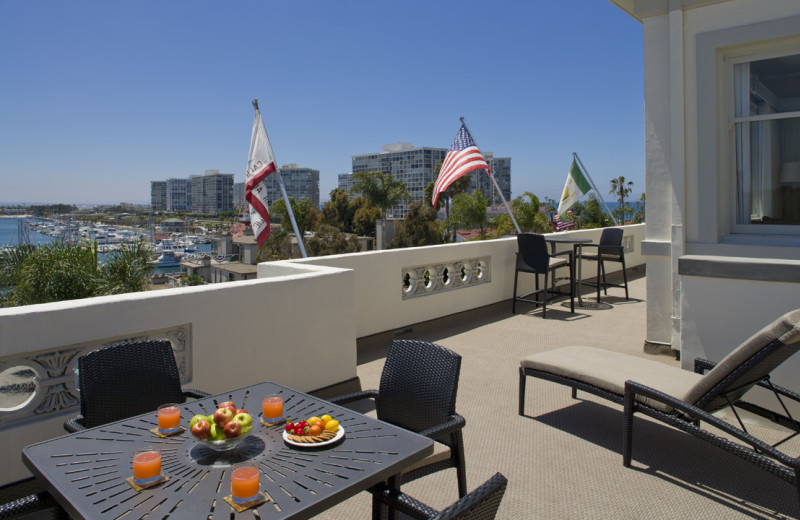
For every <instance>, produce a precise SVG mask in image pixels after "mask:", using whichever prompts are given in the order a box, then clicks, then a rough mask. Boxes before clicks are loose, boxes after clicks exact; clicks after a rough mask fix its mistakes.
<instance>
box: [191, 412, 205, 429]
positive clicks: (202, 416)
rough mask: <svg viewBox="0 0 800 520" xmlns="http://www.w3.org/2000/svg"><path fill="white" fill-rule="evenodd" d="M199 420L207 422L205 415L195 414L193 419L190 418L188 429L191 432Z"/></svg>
mask: <svg viewBox="0 0 800 520" xmlns="http://www.w3.org/2000/svg"><path fill="white" fill-rule="evenodd" d="M200 419H203V420H204V421H207V420H208V418H207V417H206V416H205V415H200V414H197V415H195V416H194V417H192V420H191V421H189V429H190V430H191V429H192V428H194V425H195V423H196V422H197V421H199V420H200Z"/></svg>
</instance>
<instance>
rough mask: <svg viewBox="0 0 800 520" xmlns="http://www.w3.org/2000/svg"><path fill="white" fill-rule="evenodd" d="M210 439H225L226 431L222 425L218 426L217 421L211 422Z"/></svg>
mask: <svg viewBox="0 0 800 520" xmlns="http://www.w3.org/2000/svg"><path fill="white" fill-rule="evenodd" d="M209 440H212V441H224V440H225V432H224V430H223V427H222V426H217V424H215V423H211V433H210V434H209Z"/></svg>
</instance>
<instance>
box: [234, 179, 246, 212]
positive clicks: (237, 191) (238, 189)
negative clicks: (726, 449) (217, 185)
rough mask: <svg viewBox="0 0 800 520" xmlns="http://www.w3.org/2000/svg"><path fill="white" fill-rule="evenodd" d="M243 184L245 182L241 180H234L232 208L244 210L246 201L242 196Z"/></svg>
mask: <svg viewBox="0 0 800 520" xmlns="http://www.w3.org/2000/svg"><path fill="white" fill-rule="evenodd" d="M244 186H245V183H243V182H234V183H233V208H234V210H237V211H239V210H244V209H245V208H246V207H247V201H246V200H245V198H244Z"/></svg>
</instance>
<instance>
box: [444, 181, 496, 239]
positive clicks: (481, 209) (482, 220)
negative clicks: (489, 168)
mask: <svg viewBox="0 0 800 520" xmlns="http://www.w3.org/2000/svg"><path fill="white" fill-rule="evenodd" d="M488 205H489V203H488V201H487V200H486V197H484V196H483V193H482V192H481V190H475V191H473V192H472V195H468V194H466V193H460V194H458V195H456V196H455V198H453V211H452V213H451V214H450V217H448V219H447V221H446V222H445V225H448V224H455V225H456V226H458V227H461V228H473V227H477V228H478V229H479V230H480V233H481V240H486V208H487V207H488Z"/></svg>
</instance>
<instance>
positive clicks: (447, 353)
mask: <svg viewBox="0 0 800 520" xmlns="http://www.w3.org/2000/svg"><path fill="white" fill-rule="evenodd" d="M460 372H461V356H460V355H458V354H456V353H455V352H453V351H451V350H448V349H446V348H444V347H442V346H440V345H435V344H433V343H428V342H426V341H417V340H394V341H393V342H392V345H391V347H390V348H389V353H388V354H387V355H386V363H385V364H384V366H383V372H382V373H381V382H380V387H379V389H378V390H363V391H361V392H354V393H352V394H347V395H342V396H339V397H335V398H333V399H330V401H331V402H332V403H336V404H345V403H351V402H354V401H358V400H361V399H374V400H375V409H376V411H377V414H378V419H380V420H381V421H386V422H388V423H391V424H394V425H395V426H399V427H401V428H405V429H407V430H411V431H413V432H417V433H419V434H421V435H425V436H427V437H430V438H431V439H433V440H435V441H437V442H438V443H440V445H439V446H440V447H442V448H444V449H442V450H436V451H434V453H433V455H431V456H430V457H428V458H426V459H424V460H423V461H421V462H419V463H417V464H415V465H414V466H411V467H409V468H406V469H405V470H404V472H403V473H402V474H401V475H400V477H399V480H394V481H393V482H390V484H392V485H393V486H394V487H399V486H400V485H402V484H404V483H406V482H410V481H412V480H415V479H417V478H420V477H423V476H425V475H430V474H431V473H434V472H437V471H441V470H443V469H447V468H456V478H457V480H458V496H459V497H463V496H464V495H466V494H467V473H466V470H465V466H464V443H463V441H462V435H461V429H462V428H463V427H464V425H465V424H466V421H465V420H464V418H463V417H462V416H460V415H459V414H457V413H456V411H455V408H456V394H457V392H458V377H459V374H460ZM442 445H443V446H442Z"/></svg>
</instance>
